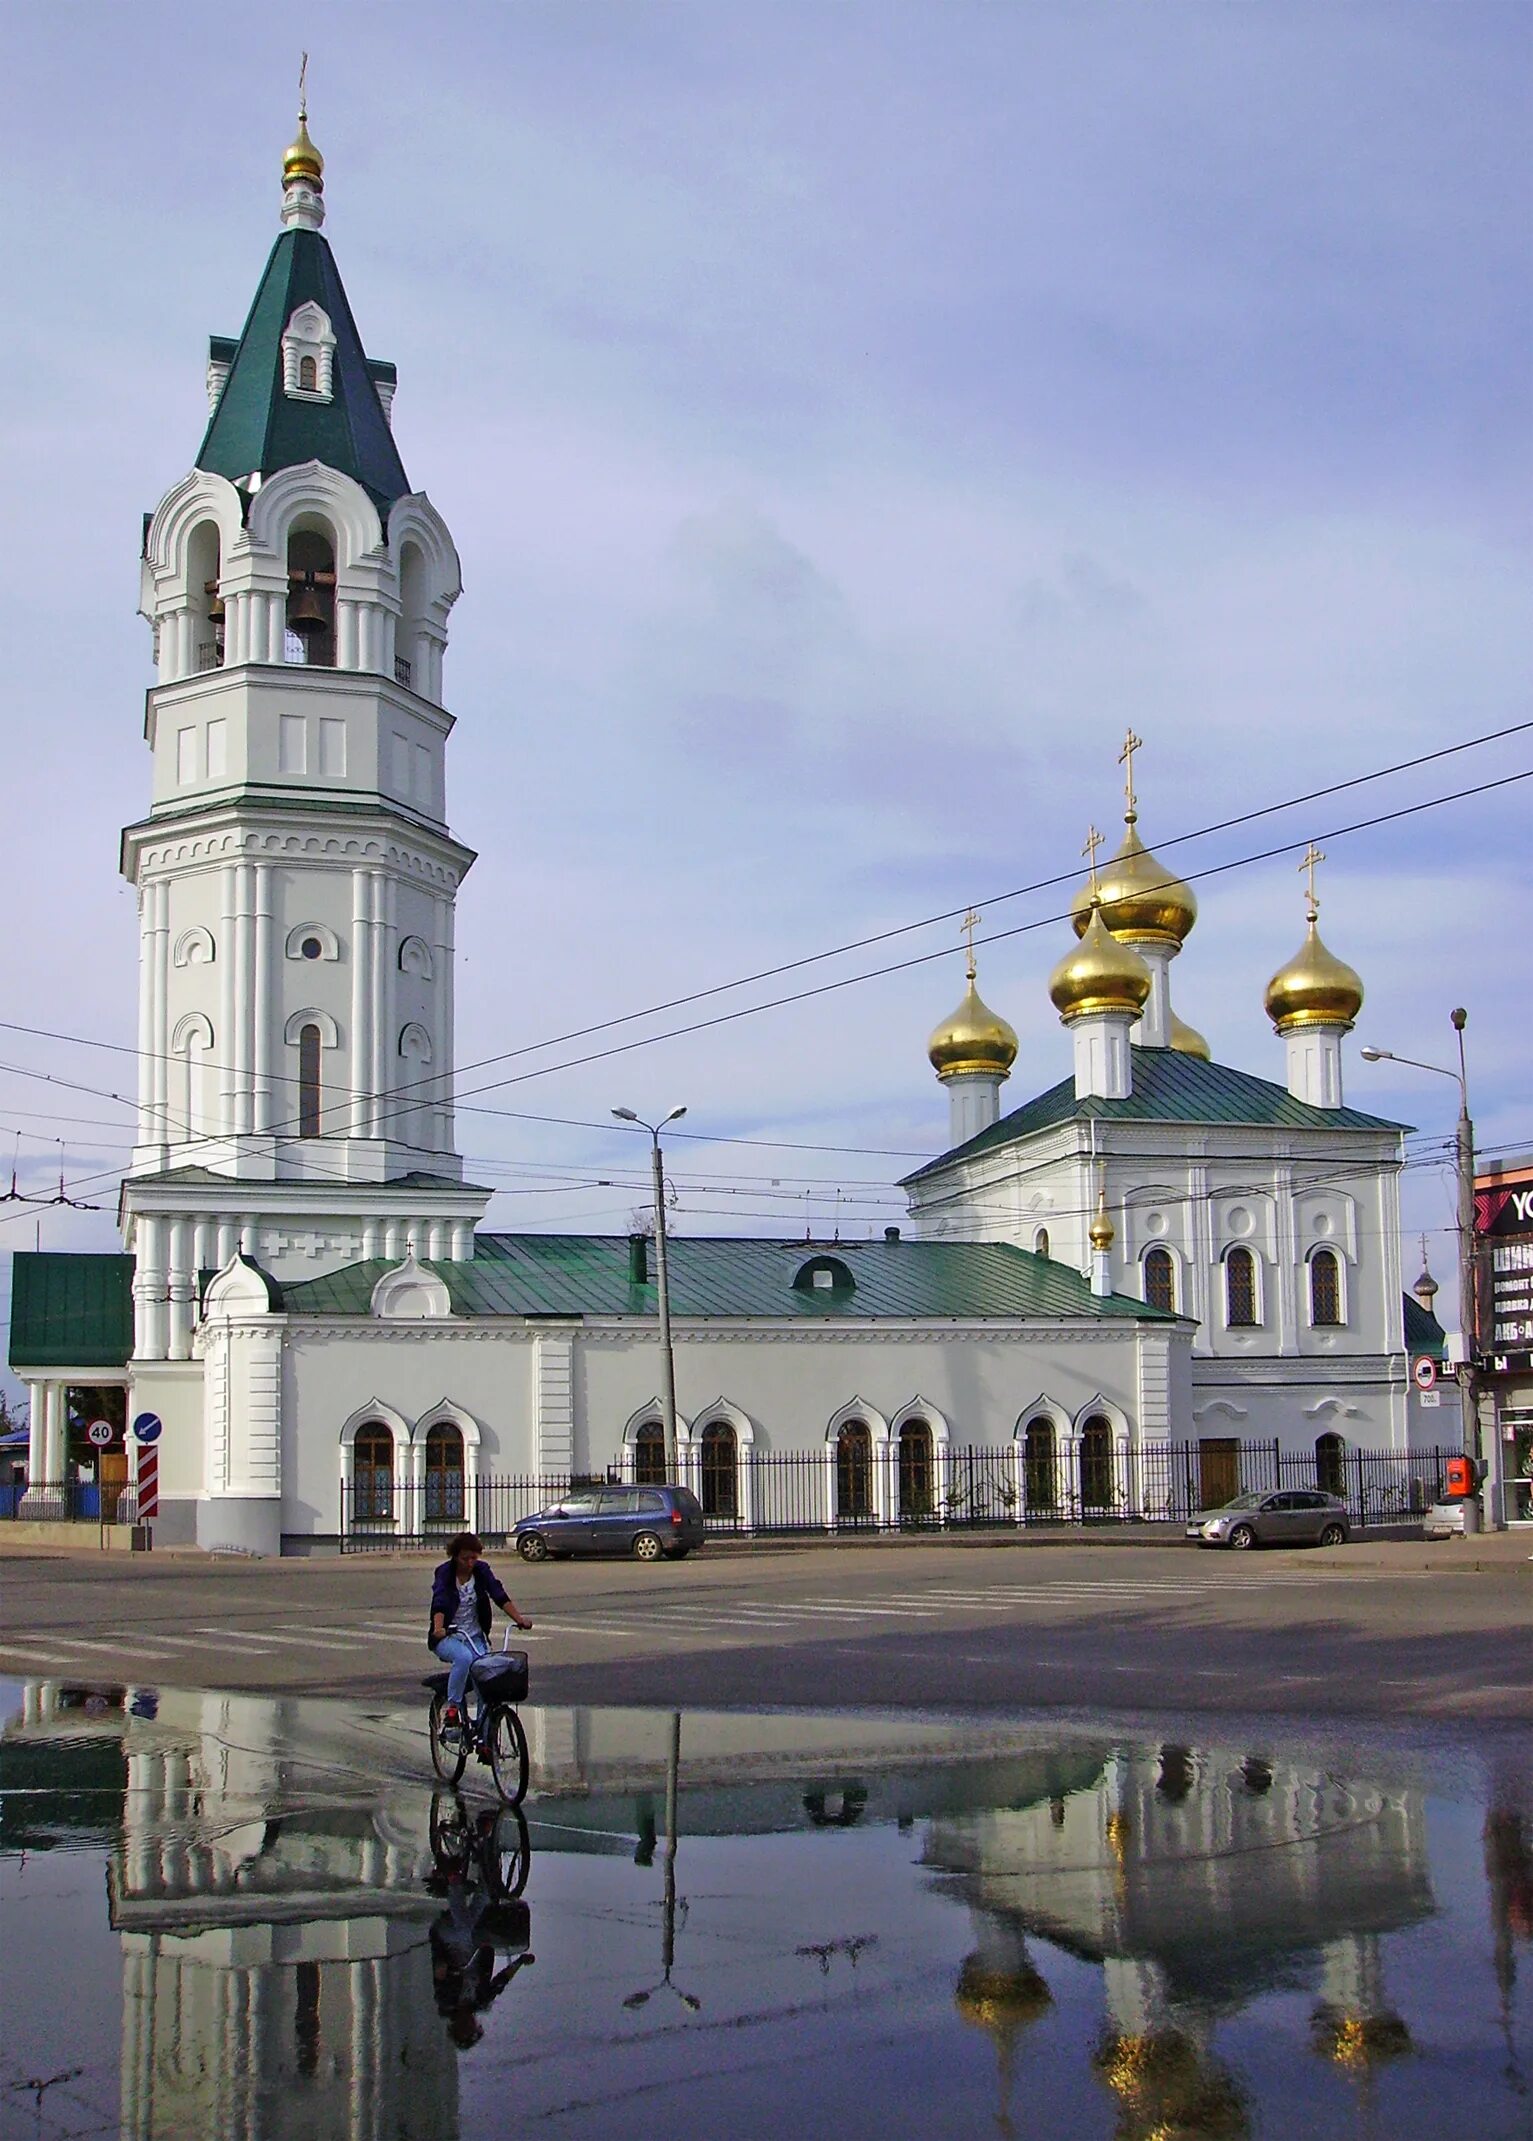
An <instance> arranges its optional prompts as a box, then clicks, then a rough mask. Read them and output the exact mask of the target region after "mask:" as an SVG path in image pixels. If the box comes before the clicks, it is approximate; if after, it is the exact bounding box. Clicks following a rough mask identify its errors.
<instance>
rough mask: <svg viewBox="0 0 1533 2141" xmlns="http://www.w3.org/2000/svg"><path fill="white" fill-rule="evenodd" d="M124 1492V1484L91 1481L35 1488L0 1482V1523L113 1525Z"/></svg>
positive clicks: (47, 1483) (58, 1482) (43, 1484)
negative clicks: (19, 1521)
mask: <svg viewBox="0 0 1533 2141" xmlns="http://www.w3.org/2000/svg"><path fill="white" fill-rule="evenodd" d="M126 1489H127V1482H126V1481H125V1480H124V1481H122V1482H121V1483H118V1482H115V1481H113V1482H109V1483H108V1484H107V1485H105V1486H103V1485H102V1483H101V1482H100V1481H99V1480H95V1479H60V1480H45V1481H41V1482H39V1483H38V1485H36V1486H32V1485H31V1484H29V1482H28V1481H26V1480H25V1479H9V1480H4V1481H0V1522H4V1521H5V1520H7V1519H8V1518H25V1519H30V1520H33V1521H41V1522H49V1521H51V1522H53V1523H57V1524H83V1523H90V1524H95V1523H107V1524H111V1523H115V1522H116V1520H117V1504H118V1502H119V1501H120V1500H121V1498H122V1496H123V1494H124V1493H125V1492H126Z"/></svg>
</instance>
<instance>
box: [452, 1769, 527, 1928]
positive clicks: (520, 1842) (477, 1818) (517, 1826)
mask: <svg viewBox="0 0 1533 2141" xmlns="http://www.w3.org/2000/svg"><path fill="white" fill-rule="evenodd" d="M508 1824H510V1826H508ZM429 1836H430V1843H431V1857H432V1860H433V1863H434V1866H435V1870H436V1873H437V1875H438V1877H439V1879H441V1880H447V1879H449V1878H451V1877H453V1876H456V1877H457V1878H458V1879H460V1880H468V1879H471V1878H472V1876H473V1875H474V1873H475V1872H477V1873H478V1875H479V1877H480V1879H481V1880H482V1882H483V1884H484V1887H485V1889H486V1891H487V1893H488V1895H489V1899H490V1901H491V1902H492V1903H514V1902H516V1901H517V1899H518V1898H519V1897H520V1895H521V1893H522V1890H523V1889H524V1888H525V1887H526V1886H527V1876H528V1874H529V1873H530V1872H531V1870H532V1838H531V1837H530V1836H529V1835H528V1833H527V1817H526V1815H525V1814H524V1813H523V1812H522V1810H521V1808H520V1807H519V1806H506V1807H501V1808H500V1809H499V1811H495V1810H493V1809H491V1808H489V1807H486V1808H485V1809H484V1810H483V1811H482V1812H481V1813H479V1814H478V1815H472V1814H470V1812H469V1810H468V1808H467V1807H466V1806H465V1805H464V1803H463V1800H462V1799H461V1797H460V1796H459V1795H458V1793H457V1792H456V1791H453V1790H451V1789H448V1790H445V1791H438V1792H433V1793H432V1795H431V1824H430V1830H429Z"/></svg>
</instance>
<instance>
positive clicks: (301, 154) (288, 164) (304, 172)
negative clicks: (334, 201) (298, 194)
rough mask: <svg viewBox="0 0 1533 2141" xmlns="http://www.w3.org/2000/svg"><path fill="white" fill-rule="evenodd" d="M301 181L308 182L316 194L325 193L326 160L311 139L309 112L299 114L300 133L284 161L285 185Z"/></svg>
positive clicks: (283, 174) (283, 179)
mask: <svg viewBox="0 0 1533 2141" xmlns="http://www.w3.org/2000/svg"><path fill="white" fill-rule="evenodd" d="M299 179H304V180H306V181H307V182H308V184H309V185H311V186H312V187H313V188H314V190H315V191H316V193H322V192H323V191H324V186H325V159H324V158H323V156H321V155H320V153H319V151H318V149H316V148H315V146H314V144H313V142H312V141H311V140H310V139H309V115H308V113H307V111H300V112H299V114H298V132H297V134H296V135H295V136H294V137H293V139H292V141H291V142H290V143H289V144H288V148H287V152H286V154H285V155H284V156H283V159H282V183H283V185H284V186H291V185H293V184H294V182H295V181H296V180H299Z"/></svg>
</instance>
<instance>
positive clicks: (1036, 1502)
mask: <svg viewBox="0 0 1533 2141" xmlns="http://www.w3.org/2000/svg"><path fill="white" fill-rule="evenodd" d="M1022 1483H1023V1490H1024V1492H1025V1493H1026V1495H1027V1506H1028V1508H1029V1509H1057V1508H1058V1507H1059V1473H1058V1471H1057V1469H1056V1466H1055V1461H1054V1423H1053V1421H1052V1420H1051V1419H1050V1418H1049V1416H1048V1414H1047V1413H1040V1414H1039V1416H1038V1418H1037V1419H1035V1420H1029V1421H1028V1423H1027V1426H1026V1427H1025V1428H1024V1429H1023V1432H1022Z"/></svg>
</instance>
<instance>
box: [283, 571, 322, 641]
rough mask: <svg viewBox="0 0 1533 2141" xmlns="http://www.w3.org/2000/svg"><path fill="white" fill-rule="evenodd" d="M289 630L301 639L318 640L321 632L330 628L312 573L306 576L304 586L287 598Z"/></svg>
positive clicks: (297, 588)
mask: <svg viewBox="0 0 1533 2141" xmlns="http://www.w3.org/2000/svg"><path fill="white" fill-rule="evenodd" d="M287 628H288V630H289V631H290V632H296V633H297V634H298V636H299V638H300V639H317V638H318V637H319V635H320V633H321V632H325V631H328V630H329V628H330V619H329V616H328V615H327V614H326V610H325V604H324V601H323V599H322V597H321V595H320V592H319V589H318V587H317V586H316V585H315V583H314V575H313V573H312V572H306V573H305V574H304V576H303V581H302V584H301V585H300V586H298V587H296V588H294V590H293V592H292V593H291V594H290V595H289V596H288V598H287Z"/></svg>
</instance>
